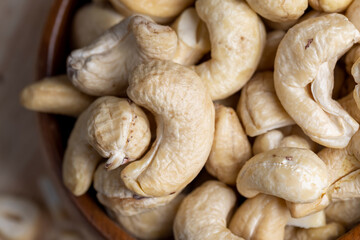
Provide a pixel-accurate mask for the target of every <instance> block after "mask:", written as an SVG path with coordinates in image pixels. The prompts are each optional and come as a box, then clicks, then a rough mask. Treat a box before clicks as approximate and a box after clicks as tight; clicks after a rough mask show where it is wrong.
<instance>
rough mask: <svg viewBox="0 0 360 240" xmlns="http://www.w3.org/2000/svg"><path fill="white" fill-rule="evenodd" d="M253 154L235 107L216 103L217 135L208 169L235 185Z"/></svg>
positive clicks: (222, 180)
mask: <svg viewBox="0 0 360 240" xmlns="http://www.w3.org/2000/svg"><path fill="white" fill-rule="evenodd" d="M251 155H252V154H251V146H250V143H249V140H248V139H247V136H246V134H245V132H244V130H243V128H242V126H241V123H240V121H239V118H238V117H237V115H236V112H235V111H234V109H232V108H229V107H225V106H223V105H218V104H215V135H214V141H213V144H212V148H211V152H210V156H209V159H208V160H207V162H206V164H205V167H206V170H207V171H208V172H209V173H210V174H211V175H213V176H215V177H216V178H218V179H219V180H220V181H221V182H223V183H226V184H231V185H235V184H236V177H237V175H238V173H239V171H240V169H241V167H242V166H244V164H245V162H246V161H247V160H248V159H249V158H250V157H251Z"/></svg>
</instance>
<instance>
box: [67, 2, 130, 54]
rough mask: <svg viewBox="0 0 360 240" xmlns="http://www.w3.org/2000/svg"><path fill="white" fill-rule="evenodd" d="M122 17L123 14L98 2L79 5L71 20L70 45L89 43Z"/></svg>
mask: <svg viewBox="0 0 360 240" xmlns="http://www.w3.org/2000/svg"><path fill="white" fill-rule="evenodd" d="M123 18H124V17H123V16H121V15H120V14H118V13H117V12H115V11H114V10H112V9H110V8H106V7H103V6H101V5H99V4H87V5H85V6H83V7H81V8H80V9H79V10H78V11H77V12H76V13H75V16H74V20H73V22H72V29H71V33H72V34H71V43H72V46H73V47H74V48H82V47H85V46H87V45H89V44H90V43H91V42H92V41H94V40H95V39H96V38H98V37H99V36H100V35H101V34H103V33H104V32H105V31H106V30H108V29H109V28H111V27H112V26H114V25H115V24H117V23H119V22H120V21H121V20H122V19H123Z"/></svg>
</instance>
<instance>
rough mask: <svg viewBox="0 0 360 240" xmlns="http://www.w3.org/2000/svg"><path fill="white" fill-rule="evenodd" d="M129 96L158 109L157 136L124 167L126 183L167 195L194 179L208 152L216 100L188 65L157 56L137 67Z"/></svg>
mask: <svg viewBox="0 0 360 240" xmlns="http://www.w3.org/2000/svg"><path fill="white" fill-rule="evenodd" d="M127 93H128V96H129V97H130V98H131V99H132V100H133V101H134V102H135V103H137V104H138V105H140V106H142V107H144V108H146V109H148V110H149V111H150V112H152V113H153V115H154V116H155V119H156V123H157V133H156V140H155V142H154V144H153V145H152V147H151V149H150V150H149V151H148V152H147V153H146V155H145V156H144V157H143V158H142V159H141V160H139V161H136V162H133V163H131V164H129V165H128V166H126V168H125V169H124V170H123V171H122V172H121V178H122V179H123V181H124V183H125V185H126V187H127V188H129V189H130V190H131V191H134V192H135V193H136V194H138V195H141V196H153V197H159V196H165V195H169V194H171V193H174V192H179V191H180V190H182V189H183V188H184V187H185V186H186V185H187V184H189V183H190V182H191V181H192V180H193V179H194V178H195V177H196V175H197V174H198V173H199V172H200V170H201V168H202V167H203V166H204V165H205V162H206V160H207V158H208V156H209V153H210V150H211V145H212V142H213V137H214V121H215V117H214V105H213V103H212V101H211V98H210V96H209V94H208V91H207V90H206V88H205V86H204V84H203V83H202V81H201V79H200V78H199V76H198V75H197V74H196V73H195V72H194V71H192V70H190V69H189V68H187V67H185V66H182V65H179V64H176V63H173V62H170V61H158V60H153V61H151V62H149V63H147V64H142V65H140V66H138V67H137V68H136V69H135V70H134V72H133V73H132V75H131V77H130V79H129V88H128V90H127Z"/></svg>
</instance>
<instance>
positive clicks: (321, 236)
mask: <svg viewBox="0 0 360 240" xmlns="http://www.w3.org/2000/svg"><path fill="white" fill-rule="evenodd" d="M344 233H345V228H344V227H343V226H342V225H341V224H339V223H336V222H332V223H329V224H326V225H325V226H323V227H318V228H309V229H305V228H297V227H290V226H289V227H286V228H285V238H284V240H304V239H309V240H310V239H311V240H330V239H337V238H338V237H339V236H341V235H342V234H344Z"/></svg>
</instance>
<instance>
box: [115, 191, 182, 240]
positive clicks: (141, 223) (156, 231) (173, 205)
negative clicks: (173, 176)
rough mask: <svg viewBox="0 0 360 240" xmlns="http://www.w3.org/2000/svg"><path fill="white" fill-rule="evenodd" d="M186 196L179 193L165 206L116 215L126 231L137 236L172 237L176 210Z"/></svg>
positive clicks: (141, 237) (144, 237)
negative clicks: (131, 213)
mask: <svg viewBox="0 0 360 240" xmlns="http://www.w3.org/2000/svg"><path fill="white" fill-rule="evenodd" d="M184 197H185V195H184V194H179V195H178V196H177V197H176V198H175V199H174V200H172V201H171V202H169V203H168V204H166V205H164V206H160V207H157V208H154V209H151V210H150V211H147V212H143V213H140V214H137V215H133V216H123V215H115V218H116V220H117V221H118V222H119V223H120V224H121V225H122V226H123V227H124V228H125V229H126V231H128V232H129V233H131V234H132V235H133V236H135V237H137V238H140V239H163V238H166V237H170V236H171V235H172V228H173V223H174V218H175V215H176V212H177V210H178V208H179V206H180V204H181V201H182V200H183V199H184Z"/></svg>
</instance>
